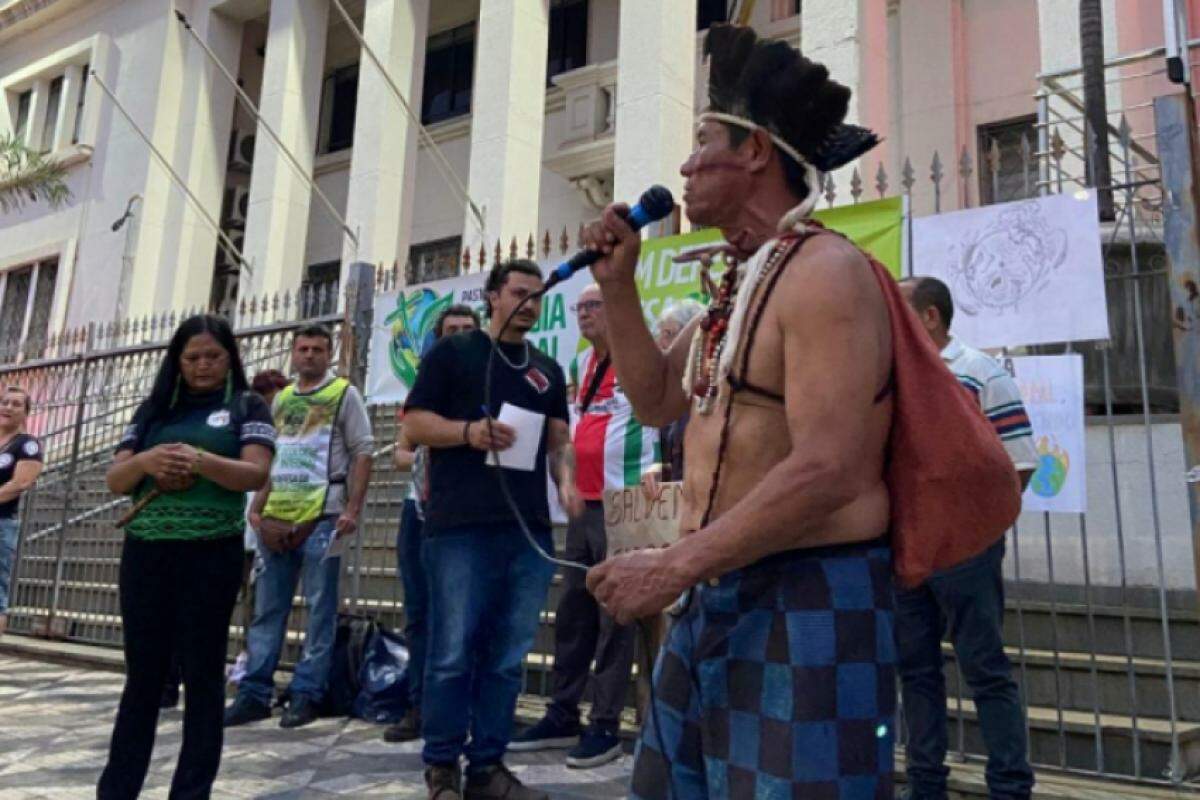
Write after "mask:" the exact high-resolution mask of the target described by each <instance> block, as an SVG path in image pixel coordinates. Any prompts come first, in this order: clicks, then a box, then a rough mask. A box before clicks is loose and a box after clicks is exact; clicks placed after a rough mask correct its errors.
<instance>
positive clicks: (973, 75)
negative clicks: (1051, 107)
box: [959, 0, 1041, 205]
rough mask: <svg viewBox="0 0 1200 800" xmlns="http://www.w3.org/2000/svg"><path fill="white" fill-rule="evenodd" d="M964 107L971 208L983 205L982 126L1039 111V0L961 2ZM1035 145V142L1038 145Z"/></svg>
mask: <svg viewBox="0 0 1200 800" xmlns="http://www.w3.org/2000/svg"><path fill="white" fill-rule="evenodd" d="M963 17H964V19H963V28H964V39H965V52H966V53H967V58H966V64H965V70H966V75H965V78H966V79H965V81H964V83H965V85H966V93H965V94H966V108H965V109H964V113H963V114H962V122H963V123H964V124H963V126H962V128H961V131H960V139H959V149H960V151H961V149H962V147H963V146H966V148H967V150H968V152H970V153H971V160H972V162H973V164H974V169H975V176H974V177H973V178H972V180H971V184H972V185H971V187H970V191H971V197H970V202H971V204H972V205H974V204H976V203H978V202H979V179H978V176H979V174H980V172H981V171H982V167H981V165H982V164H983V163H984V159H983V158H982V157H981V156H985V155H986V154H983V153H980V152H978V147H977V141H978V138H979V137H978V135H977V133H976V131H977V130H978V128H979V126H980V125H986V124H988V123H993V122H1001V121H1004V120H1008V119H1012V118H1014V117H1021V116H1025V115H1027V114H1034V113H1036V112H1037V103H1036V101H1035V100H1034V94H1035V93H1036V92H1037V89H1038V81H1037V73H1038V72H1039V71H1040V69H1041V52H1040V45H1039V37H1038V10H1037V2H1036V0H1004V2H996V0H963ZM1034 144H1036V142H1034Z"/></svg>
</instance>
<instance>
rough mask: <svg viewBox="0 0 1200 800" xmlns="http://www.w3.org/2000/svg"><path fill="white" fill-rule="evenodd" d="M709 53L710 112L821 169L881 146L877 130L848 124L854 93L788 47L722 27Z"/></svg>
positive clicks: (714, 32)
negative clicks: (778, 141)
mask: <svg viewBox="0 0 1200 800" xmlns="http://www.w3.org/2000/svg"><path fill="white" fill-rule="evenodd" d="M704 53H705V55H706V56H708V57H709V58H710V60H711V66H710V72H709V82H708V100H709V104H710V108H711V109H712V110H713V111H720V112H724V113H727V114H735V115H737V116H741V117H746V118H748V119H750V120H752V121H753V122H755V123H757V124H759V125H761V126H763V127H764V128H767V129H768V130H770V131H771V132H772V133H774V134H776V135H777V136H779V137H781V138H782V139H783V140H784V141H786V142H787V143H788V144H790V145H792V146H793V147H795V148H796V149H797V150H798V151H799V152H800V154H801V155H803V156H804V157H805V158H806V159H808V160H809V161H811V162H812V163H813V165H814V166H816V167H817V169H820V170H822V171H828V170H830V169H834V168H836V167H839V166H842V165H843V164H846V163H848V162H849V161H852V160H854V159H855V158H857V157H858V156H859V155H862V154H863V153H865V152H866V151H867V150H869V149H871V147H874V146H875V144H877V143H878V141H879V138H878V137H877V136H875V134H874V133H872V132H871V131H868V130H866V129H864V128H858V127H855V126H846V125H843V124H842V121H843V120H844V119H845V118H846V112H847V111H848V110H849V108H850V94H851V92H850V89H848V88H847V87H845V86H843V85H842V84H840V83H837V82H836V81H834V80H831V79H830V77H829V70H828V69H826V68H825V66H824V65H822V64H818V63H816V62H815V61H812V60H810V59H808V58H805V57H804V56H803V55H801V54H800V52H799V51H798V50H795V49H794V48H792V47H790V46H789V45H787V44H786V43H784V42H765V41H760V40H759V38H758V36H757V35H756V34H755V33H754V31H753V30H752V29H750V28H746V27H740V26H736V25H723V24H716V25H713V26H712V27H711V28H709V31H708V36H707V37H706V39H705V42H704ZM851 153H852V154H853V155H849V157H847V154H851Z"/></svg>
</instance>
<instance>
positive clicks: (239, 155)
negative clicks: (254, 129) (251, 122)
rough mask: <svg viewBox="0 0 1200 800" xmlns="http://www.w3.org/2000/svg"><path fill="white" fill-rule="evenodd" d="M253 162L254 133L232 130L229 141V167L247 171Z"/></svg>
mask: <svg viewBox="0 0 1200 800" xmlns="http://www.w3.org/2000/svg"><path fill="white" fill-rule="evenodd" d="M253 163H254V134H253V133H242V132H241V131H234V132H233V134H232V135H231V136H230V141H229V168H230V169H234V170H238V171H240V172H249V171H250V168H251V165H252V164H253Z"/></svg>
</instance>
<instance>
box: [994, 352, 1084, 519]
mask: <svg viewBox="0 0 1200 800" xmlns="http://www.w3.org/2000/svg"><path fill="white" fill-rule="evenodd" d="M1004 366H1005V368H1006V369H1007V370H1008V371H1009V373H1010V374H1011V375H1012V376H1013V378H1014V379H1015V380H1016V382H1017V389H1018V390H1020V392H1021V399H1022V400H1023V401H1024V402H1025V410H1026V411H1027V412H1029V421H1030V423H1031V424H1032V425H1033V442H1034V446H1035V447H1036V448H1037V454H1038V468H1037V471H1035V472H1034V473H1033V477H1032V478H1031V479H1030V481H1029V488H1027V489H1026V490H1025V498H1024V509H1025V510H1026V511H1057V512H1061V513H1064V514H1082V513H1084V512H1085V511H1087V461H1086V445H1087V440H1086V437H1085V434H1084V425H1083V356H1081V355H1078V354H1075V355H1065V356H1022V357H1019V358H1006V359H1004Z"/></svg>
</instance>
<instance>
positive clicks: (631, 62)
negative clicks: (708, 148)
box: [613, 0, 696, 203]
mask: <svg viewBox="0 0 1200 800" xmlns="http://www.w3.org/2000/svg"><path fill="white" fill-rule="evenodd" d="M620 15H621V16H620V22H619V25H618V29H619V32H618V42H619V43H618V46H617V122H616V128H617V130H616V142H615V156H614V167H613V172H614V174H613V196H614V197H615V198H616V199H617V200H619V201H622V202H626V203H633V202H635V201H636V200H637V198H638V196H639V195H640V194H641V193H642V192H643V191H645V190H646V188H647V187H649V186H651V185H652V184H655V183H661V184H662V185H663V186H666V187H667V188H668V189H670V190H671V193H672V194H673V195H674V196H675V201H676V202H680V198H681V197H682V195H683V177H682V176H681V175H680V174H679V167H680V166H681V165H682V164H683V162H684V161H685V160H687V157H688V155H689V154H690V153H691V151H692V142H693V140H694V138H695V132H694V130H693V128H694V125H695V114H694V110H693V106H694V104H695V100H694V95H695V86H696V3H695V0H658V2H653V3H648V2H637V1H636V0H628V1H627V2H622V3H621V11H620Z"/></svg>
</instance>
